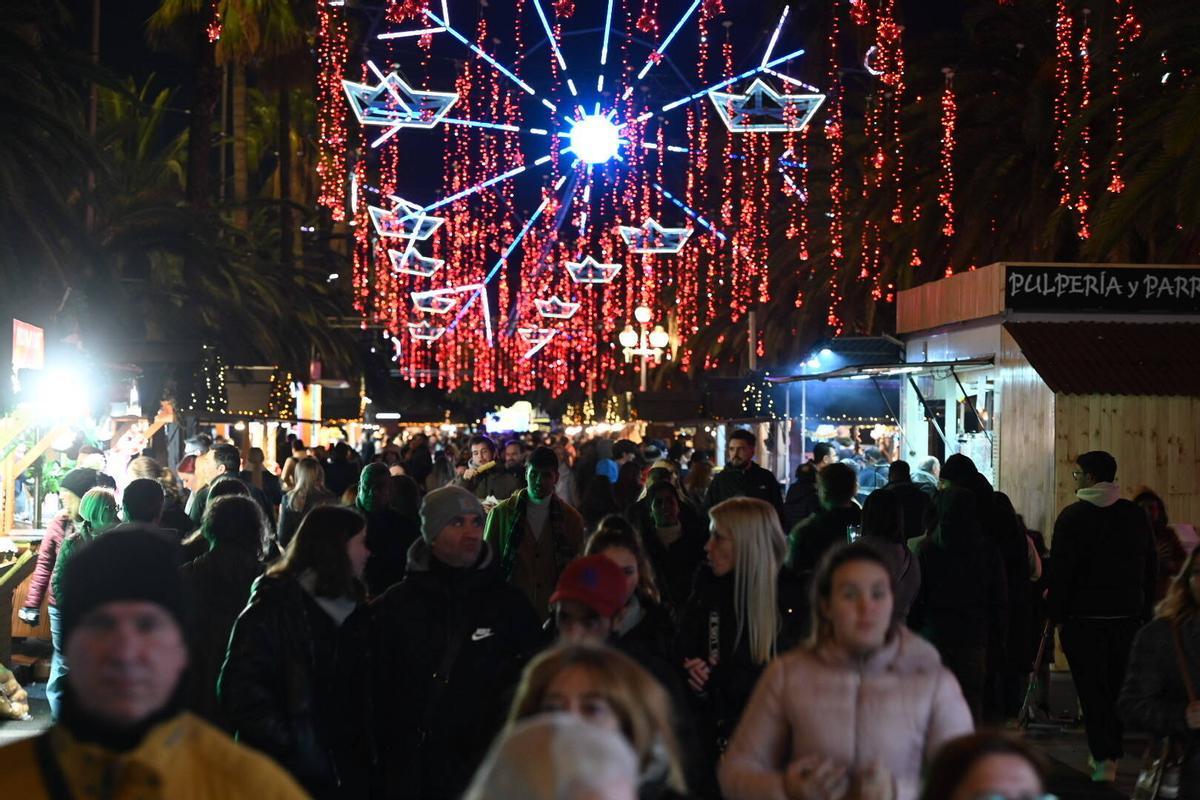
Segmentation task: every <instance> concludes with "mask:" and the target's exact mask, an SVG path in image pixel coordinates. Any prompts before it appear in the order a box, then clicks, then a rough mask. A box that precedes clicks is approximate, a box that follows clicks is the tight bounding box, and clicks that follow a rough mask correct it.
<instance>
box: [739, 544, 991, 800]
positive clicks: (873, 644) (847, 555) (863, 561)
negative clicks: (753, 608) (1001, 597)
mask: <svg viewBox="0 0 1200 800" xmlns="http://www.w3.org/2000/svg"><path fill="white" fill-rule="evenodd" d="M815 587H816V591H815V602H814V604H813V618H814V625H813V631H814V633H813V635H812V638H811V639H810V640H809V642H808V643H806V644H805V645H804V646H802V647H797V648H796V649H794V650H792V651H790V652H788V653H785V654H784V655H782V656H780V657H779V658H777V659H775V661H774V662H773V663H772V664H771V665H770V666H769V667H768V668H767V670H766V672H765V673H763V676H762V679H761V680H760V681H759V682H758V685H757V686H756V687H755V689H754V694H753V696H752V697H751V698H750V704H749V706H748V707H747V708H746V711H745V714H744V715H743V716H742V719H741V723H740V724H739V725H738V729H737V733H736V734H735V735H734V737H733V741H732V742H731V744H730V746H729V750H728V752H727V753H726V754H725V758H724V760H723V762H722V764H721V770H720V777H721V788H722V791H723V792H724V794H725V797H726V798H728V800H838V798H842V797H848V796H854V797H857V798H860V800H914V798H916V797H917V796H918V794H919V792H920V778H921V769H922V767H923V766H924V764H925V763H926V762H927V761H929V760H930V759H931V758H932V756H933V754H934V753H935V752H936V751H937V749H938V748H939V747H940V746H941V745H942V743H943V742H945V741H947V740H949V739H952V738H954V737H955V736H959V735H961V734H964V733H970V732H971V730H972V724H971V712H970V710H969V709H968V708H967V704H966V702H965V701H964V700H963V696H962V692H961V690H960V689H959V687H958V683H957V682H956V681H955V679H954V676H953V675H952V674H951V673H950V671H949V670H947V669H946V668H945V667H943V666H942V663H941V659H940V658H939V657H938V654H937V651H936V650H935V649H934V648H933V646H932V645H930V644H929V643H928V642H926V641H925V640H923V639H921V638H920V637H919V636H917V635H916V634H914V633H912V632H911V631H909V630H908V629H907V628H905V627H904V626H903V625H893V624H892V605H893V594H894V592H893V589H894V577H893V575H892V573H891V571H890V568H889V566H888V562H887V561H886V560H885V559H884V557H883V556H881V555H880V554H879V553H878V552H877V551H875V550H874V549H873V548H872V547H871V546H870V545H867V544H864V543H858V544H852V545H848V546H846V547H842V548H840V549H837V550H834V551H832V552H831V553H830V554H829V555H827V556H826V558H825V560H824V563H823V564H822V567H821V569H819V570H818V572H817V575H816V578H815Z"/></svg>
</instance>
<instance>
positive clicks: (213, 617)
mask: <svg viewBox="0 0 1200 800" xmlns="http://www.w3.org/2000/svg"><path fill="white" fill-rule="evenodd" d="M266 525H267V521H266V519H265V517H264V516H263V513H262V509H261V508H260V507H259V505H258V504H257V503H255V502H254V501H253V500H251V499H250V498H249V497H241V496H238V495H233V496H230V497H218V498H217V499H215V500H213V502H212V503H210V504H209V508H208V513H207V514H206V515H205V516H204V525H203V528H202V530H203V533H204V538H205V539H206V540H207V541H208V546H209V548H210V549H209V551H208V552H207V553H205V554H204V555H202V556H200V557H199V558H197V559H196V560H195V561H192V562H191V563H189V564H185V565H183V566H182V567H180V568H179V575H180V578H181V579H182V582H183V585H184V586H186V587H187V588H188V591H189V596H190V598H191V600H192V602H193V606H194V609H195V611H194V615H193V619H192V625H191V629H190V630H189V631H188V640H189V642H190V643H191V650H192V654H193V656H192V658H193V663H192V668H191V670H190V675H189V678H190V685H189V688H188V708H189V709H190V710H191V711H193V712H195V713H196V714H199V715H200V716H202V717H204V718H205V719H206V720H208V721H209V722H211V723H212V724H213V725H216V726H218V727H220V728H223V729H224V730H226V731H228V732H229V733H233V731H234V726H233V723H231V722H230V721H229V719H228V718H227V717H226V716H225V714H224V713H223V712H222V710H221V706H220V703H218V702H217V679H218V678H219V677H220V675H221V665H222V664H223V663H224V662H225V649H226V648H227V647H228V646H229V634H230V633H231V632H232V631H233V623H234V621H235V620H237V618H238V615H239V614H240V613H242V609H244V608H245V607H246V602H247V601H248V600H249V599H250V587H251V586H252V585H253V584H254V580H255V579H256V578H257V577H258V576H259V575H261V574H262V571H263V565H262V562H261V561H260V560H259V557H260V556H261V555H262V549H263V539H264V536H265V533H266Z"/></svg>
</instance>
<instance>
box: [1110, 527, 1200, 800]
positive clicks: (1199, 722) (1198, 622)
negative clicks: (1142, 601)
mask: <svg viewBox="0 0 1200 800" xmlns="http://www.w3.org/2000/svg"><path fill="white" fill-rule="evenodd" d="M1197 612H1200V548H1197V549H1195V550H1193V551H1192V553H1191V555H1189V556H1188V557H1187V558H1186V559H1185V560H1184V562H1183V567H1182V568H1181V569H1180V570H1179V574H1178V575H1176V576H1175V577H1174V579H1173V580H1172V581H1171V584H1170V586H1168V587H1167V594H1166V596H1165V597H1164V598H1163V599H1162V601H1161V602H1159V604H1158V606H1157V607H1156V608H1155V609H1154V619H1153V620H1151V621H1150V623H1149V624H1147V625H1146V626H1145V627H1144V628H1142V629H1141V630H1140V631H1138V634H1137V638H1136V639H1134V640H1133V649H1132V651H1131V652H1130V656H1129V668H1128V669H1127V670H1126V671H1125V683H1124V685H1123V686H1122V687H1121V695H1120V698H1119V699H1118V701H1117V711H1118V713H1119V714H1120V717H1121V721H1122V722H1123V723H1125V725H1126V726H1127V727H1130V728H1135V729H1137V730H1144V731H1149V732H1150V733H1152V734H1154V735H1155V736H1158V737H1163V738H1168V737H1169V739H1170V742H1171V747H1170V755H1169V761H1170V763H1172V765H1173V766H1175V767H1176V768H1175V769H1172V770H1171V771H1170V773H1171V774H1169V775H1164V781H1163V784H1164V787H1165V785H1167V784H1168V783H1175V784H1176V785H1177V787H1178V789H1177V791H1178V794H1177V795H1176V796H1178V797H1180V798H1194V797H1200V744H1197V739H1196V731H1198V730H1200V698H1198V697H1197V694H1196V691H1197V689H1196V687H1197V686H1200V613H1197ZM1159 749H1161V748H1159ZM1162 796H1170V795H1165V794H1164V795H1162Z"/></svg>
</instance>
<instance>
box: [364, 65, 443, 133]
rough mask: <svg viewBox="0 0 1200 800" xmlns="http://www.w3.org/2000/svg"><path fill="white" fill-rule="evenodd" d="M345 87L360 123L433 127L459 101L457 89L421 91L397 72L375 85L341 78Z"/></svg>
mask: <svg viewBox="0 0 1200 800" xmlns="http://www.w3.org/2000/svg"><path fill="white" fill-rule="evenodd" d="M342 88H343V89H344V90H345V91H346V97H347V98H348V99H349V100H350V108H351V110H352V111H354V116H355V117H356V118H357V119H358V122H359V124H360V125H379V126H382V127H386V128H426V129H428V128H433V127H435V126H436V125H437V124H438V123H439V122H441V121H442V118H443V117H445V116H446V114H447V112H449V111H450V108H451V106H453V105H454V104H455V103H456V102H458V93H457V92H427V91H420V90H417V89H414V88H412V87H411V86H409V85H408V84H407V83H405V82H404V79H403V78H401V77H400V76H399V75H397V74H396V73H394V72H390V73H388V74H387V75H386V76H384V77H383V79H382V80H381V81H380V82H379V83H378V84H376V85H375V86H370V85H368V84H365V83H355V82H354V81H342Z"/></svg>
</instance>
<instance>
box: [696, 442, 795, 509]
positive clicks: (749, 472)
mask: <svg viewBox="0 0 1200 800" xmlns="http://www.w3.org/2000/svg"><path fill="white" fill-rule="evenodd" d="M757 449H758V439H757V437H755V435H754V434H753V433H751V432H750V431H745V430H736V431H734V432H733V433H731V434H729V448H728V458H727V460H726V464H725V468H724V469H723V470H721V471H720V472H718V473H717V474H716V476H715V477H714V478H713V481H712V483H711V484H709V487H708V493H707V494H706V495H705V496H704V507H705V508H706V509H709V508H712V507H713V506H715V505H716V504H717V503H720V502H721V501H723V500H728V499H729V498H731V497H754V498H756V499H758V500H766V501H767V502H768V503H770V504H771V506H772V507H773V508H774V509H775V513H777V514H779V519H780V520H782V519H783V497H782V496H781V495H780V492H779V481H777V480H775V476H774V475H772V474H771V471H770V470H767V469H764V468H763V467H760V466H759V465H758V464H755V463H754V453H755V451H756V450H757ZM781 524H782V523H781Z"/></svg>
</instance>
